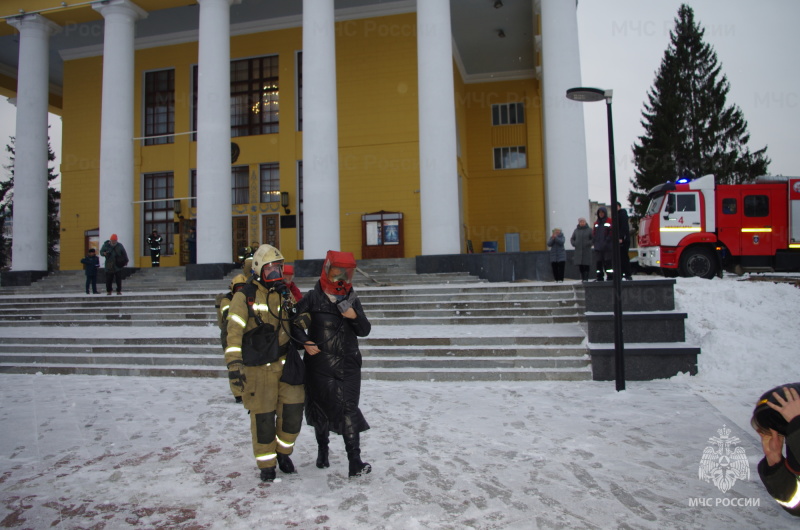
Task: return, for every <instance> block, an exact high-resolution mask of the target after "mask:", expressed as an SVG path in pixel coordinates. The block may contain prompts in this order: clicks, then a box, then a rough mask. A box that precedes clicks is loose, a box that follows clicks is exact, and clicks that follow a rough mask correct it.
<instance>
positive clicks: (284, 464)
mask: <svg viewBox="0 0 800 530" xmlns="http://www.w3.org/2000/svg"><path fill="white" fill-rule="evenodd" d="M278 467H279V468H281V471H283V472H284V473H297V470H296V469H295V468H294V463H293V462H292V459H291V458H289V455H285V454H282V453H278Z"/></svg>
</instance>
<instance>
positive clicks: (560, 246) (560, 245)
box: [547, 228, 567, 283]
mask: <svg viewBox="0 0 800 530" xmlns="http://www.w3.org/2000/svg"><path fill="white" fill-rule="evenodd" d="M547 246H548V247H550V266H551V267H552V269H553V278H554V279H555V281H556V283H558V282H563V281H564V266H565V265H566V263H567V251H566V250H564V234H563V233H562V232H561V229H560V228H553V233H552V234H551V235H550V238H549V239H548V240H547Z"/></svg>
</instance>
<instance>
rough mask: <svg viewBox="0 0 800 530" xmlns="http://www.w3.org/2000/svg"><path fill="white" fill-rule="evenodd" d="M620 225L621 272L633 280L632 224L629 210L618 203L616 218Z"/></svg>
mask: <svg viewBox="0 0 800 530" xmlns="http://www.w3.org/2000/svg"><path fill="white" fill-rule="evenodd" d="M614 222H615V223H617V226H618V227H619V263H620V269H621V270H620V273H621V274H622V277H623V278H625V279H626V280H633V276H631V256H630V254H629V253H628V251H630V249H631V225H630V222H629V221H628V211H627V210H626V209H625V208H623V207H622V205H621V204H620V203H617V218H616V219H614Z"/></svg>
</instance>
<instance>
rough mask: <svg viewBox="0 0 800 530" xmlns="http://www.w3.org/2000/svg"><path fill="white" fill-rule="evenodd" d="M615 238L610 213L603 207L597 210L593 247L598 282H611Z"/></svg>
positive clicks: (593, 231) (593, 230)
mask: <svg viewBox="0 0 800 530" xmlns="http://www.w3.org/2000/svg"><path fill="white" fill-rule="evenodd" d="M613 239H614V236H613V234H612V232H611V219H609V218H608V211H607V210H606V209H605V208H604V207H603V206H601V207H600V208H598V209H597V219H595V221H594V228H593V229H592V245H593V246H594V261H595V267H596V268H597V281H598V282H602V281H603V279H604V276H605V279H607V280H609V281H611V278H612V274H613V271H612V268H611V251H612V250H613Z"/></svg>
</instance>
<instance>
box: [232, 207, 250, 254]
mask: <svg viewBox="0 0 800 530" xmlns="http://www.w3.org/2000/svg"><path fill="white" fill-rule="evenodd" d="M247 245H248V243H247V217H245V216H242V217H234V218H233V249H232V255H233V259H232V260H231V261H233V262H236V261H237V260H238V259H239V249H241V248H244V247H246V246H247Z"/></svg>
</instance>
